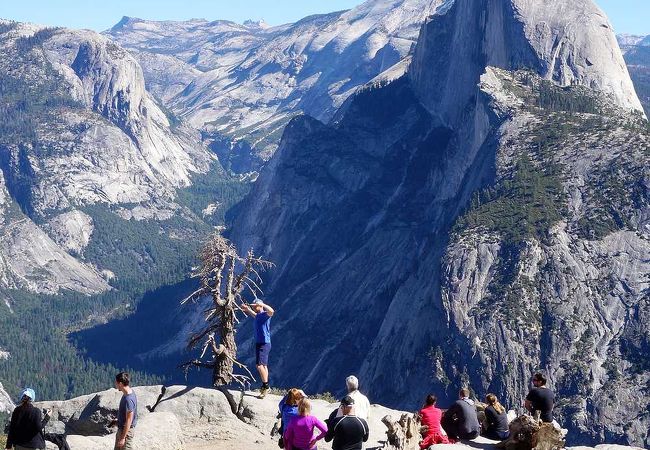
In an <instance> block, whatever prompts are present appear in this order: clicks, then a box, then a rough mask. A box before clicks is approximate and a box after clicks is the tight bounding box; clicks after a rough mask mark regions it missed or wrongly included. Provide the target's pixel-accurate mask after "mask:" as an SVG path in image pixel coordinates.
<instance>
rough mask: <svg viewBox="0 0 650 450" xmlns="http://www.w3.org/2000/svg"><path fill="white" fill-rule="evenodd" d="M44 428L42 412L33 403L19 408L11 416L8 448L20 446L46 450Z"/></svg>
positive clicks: (24, 404)
mask: <svg viewBox="0 0 650 450" xmlns="http://www.w3.org/2000/svg"><path fill="white" fill-rule="evenodd" d="M43 426H44V423H43V415H42V413H41V410H40V409H38V408H37V407H35V406H34V405H32V403H31V402H27V403H23V404H21V405H19V406H17V407H16V409H14V412H13V413H12V414H11V422H10V424H9V435H8V436H7V448H12V447H13V446H15V445H20V446H21V447H27V448H38V449H44V448H45V440H44V439H43V433H42V431H43Z"/></svg>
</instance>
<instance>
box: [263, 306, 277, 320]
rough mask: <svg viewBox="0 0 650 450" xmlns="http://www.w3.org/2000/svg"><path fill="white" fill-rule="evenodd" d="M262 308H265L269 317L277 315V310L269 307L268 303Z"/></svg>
mask: <svg viewBox="0 0 650 450" xmlns="http://www.w3.org/2000/svg"><path fill="white" fill-rule="evenodd" d="M262 308H264V311H266V313H267V314H268V315H269V317H272V316H273V314H275V310H274V309H273V308H271V307H270V306H269V305H267V304H266V303H262Z"/></svg>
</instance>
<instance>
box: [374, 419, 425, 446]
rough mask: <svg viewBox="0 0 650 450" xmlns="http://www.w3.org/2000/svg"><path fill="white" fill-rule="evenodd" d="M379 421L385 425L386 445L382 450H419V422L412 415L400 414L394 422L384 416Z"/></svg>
mask: <svg viewBox="0 0 650 450" xmlns="http://www.w3.org/2000/svg"><path fill="white" fill-rule="evenodd" d="M381 421H382V422H383V423H384V425H386V428H388V430H386V437H387V439H386V445H384V449H387V450H388V449H390V450H415V449H419V446H418V442H419V441H420V433H419V429H420V421H419V420H418V419H417V418H416V417H414V416H413V415H412V414H402V416H401V417H400V419H399V420H397V421H395V420H393V418H392V417H391V416H385V417H384V418H383V419H381Z"/></svg>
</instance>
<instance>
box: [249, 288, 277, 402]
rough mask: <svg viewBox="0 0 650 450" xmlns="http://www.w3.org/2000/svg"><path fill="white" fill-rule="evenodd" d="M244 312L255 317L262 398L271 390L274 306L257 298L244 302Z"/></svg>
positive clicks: (256, 348) (256, 360)
mask: <svg viewBox="0 0 650 450" xmlns="http://www.w3.org/2000/svg"><path fill="white" fill-rule="evenodd" d="M242 309H243V310H244V312H245V313H246V314H248V315H249V316H251V317H253V318H254V319H255V364H256V366H257V371H258V372H259V373H260V378H261V379H262V388H261V389H260V398H264V396H265V395H266V393H267V392H268V391H269V353H270V352H271V317H273V314H275V311H274V310H273V308H271V307H270V306H269V305H267V304H265V303H264V302H263V301H262V300H259V299H258V300H255V301H254V302H253V304H252V305H247V304H244V306H243V307H242Z"/></svg>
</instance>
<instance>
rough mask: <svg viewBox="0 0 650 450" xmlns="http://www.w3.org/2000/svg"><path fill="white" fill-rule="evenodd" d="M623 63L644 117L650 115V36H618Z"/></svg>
mask: <svg viewBox="0 0 650 450" xmlns="http://www.w3.org/2000/svg"><path fill="white" fill-rule="evenodd" d="M617 38H618V42H619V44H620V46H621V50H623V55H624V57H625V62H626V64H627V66H628V69H629V71H630V76H631V77H632V81H633V82H634V86H635V88H636V91H637V94H638V95H639V99H640V100H641V103H642V104H643V108H644V109H645V112H646V115H649V114H650V36H630V35H618V36H617Z"/></svg>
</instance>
